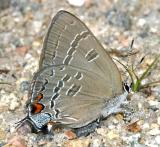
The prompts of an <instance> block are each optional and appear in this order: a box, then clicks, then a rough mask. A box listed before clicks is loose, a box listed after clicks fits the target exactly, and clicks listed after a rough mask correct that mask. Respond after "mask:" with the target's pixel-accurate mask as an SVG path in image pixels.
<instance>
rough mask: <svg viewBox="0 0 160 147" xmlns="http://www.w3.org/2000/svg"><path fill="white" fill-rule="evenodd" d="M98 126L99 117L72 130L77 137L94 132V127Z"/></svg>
mask: <svg viewBox="0 0 160 147" xmlns="http://www.w3.org/2000/svg"><path fill="white" fill-rule="evenodd" d="M98 126H99V119H98V120H97V121H95V122H92V123H90V124H88V125H87V126H84V127H81V128H76V129H74V132H75V134H76V136H77V137H81V136H88V135H89V134H90V133H92V132H94V130H95V129H96V128H98Z"/></svg>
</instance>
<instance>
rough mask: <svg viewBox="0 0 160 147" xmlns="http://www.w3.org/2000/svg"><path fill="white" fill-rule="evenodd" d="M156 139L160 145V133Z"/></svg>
mask: <svg viewBox="0 0 160 147" xmlns="http://www.w3.org/2000/svg"><path fill="white" fill-rule="evenodd" d="M155 141H156V143H157V144H159V145H160V135H158V136H156V137H155Z"/></svg>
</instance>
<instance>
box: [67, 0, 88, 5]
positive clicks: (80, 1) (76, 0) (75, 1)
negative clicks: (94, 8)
mask: <svg viewBox="0 0 160 147" xmlns="http://www.w3.org/2000/svg"><path fill="white" fill-rule="evenodd" d="M67 1H68V3H69V4H70V5H72V6H75V7H81V6H83V5H84V3H85V0H67Z"/></svg>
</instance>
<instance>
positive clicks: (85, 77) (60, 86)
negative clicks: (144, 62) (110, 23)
mask: <svg viewBox="0 0 160 147" xmlns="http://www.w3.org/2000/svg"><path fill="white" fill-rule="evenodd" d="M127 95H128V90H126V91H124V92H123V84H122V79H121V76H120V72H119V70H118V68H117V66H116V65H115V63H114V62H113V61H112V59H111V57H110V56H109V54H108V53H107V52H106V51H105V49H104V48H103V46H102V45H101V44H100V43H99V41H98V40H97V39H96V37H95V36H94V35H93V34H92V32H91V31H90V30H89V29H88V27H87V26H86V25H85V24H84V23H83V22H82V21H81V20H80V19H78V18H77V17H76V16H74V15H73V14H71V13H69V12H67V11H64V10H61V11H59V12H58V13H57V14H56V15H55V17H54V18H53V19H52V21H51V23H50V26H49V28H48V32H47V34H46V36H45V39H44V43H43V48H42V53H41V56H40V62H39V69H38V71H37V72H36V73H35V75H34V76H33V79H32V82H31V86H30V89H29V94H28V97H29V103H28V105H27V111H28V114H27V116H26V117H25V118H24V119H23V120H22V121H21V122H29V124H31V126H32V127H33V128H34V130H36V132H40V131H42V130H43V129H44V128H45V129H46V128H48V126H49V124H52V125H63V126H65V127H69V128H83V127H85V126H87V125H89V124H91V123H92V122H94V121H95V120H98V119H101V118H105V117H107V116H108V115H110V114H112V113H115V112H118V111H119V107H120V105H121V103H123V101H125V100H126V97H127Z"/></svg>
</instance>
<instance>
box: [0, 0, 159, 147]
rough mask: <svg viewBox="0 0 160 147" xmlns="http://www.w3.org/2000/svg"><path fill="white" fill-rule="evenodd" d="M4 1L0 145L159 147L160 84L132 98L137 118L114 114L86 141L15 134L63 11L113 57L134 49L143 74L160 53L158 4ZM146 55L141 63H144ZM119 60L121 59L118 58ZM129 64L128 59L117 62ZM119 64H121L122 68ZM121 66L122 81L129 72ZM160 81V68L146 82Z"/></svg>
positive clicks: (0, 18)
mask: <svg viewBox="0 0 160 147" xmlns="http://www.w3.org/2000/svg"><path fill="white" fill-rule="evenodd" d="M2 1H3V0H0V3H1V4H0V5H1V6H0V9H1V10H0V146H5V147H15V146H18V147H26V146H27V147H30V146H47V147H49V146H52V147H53V146H54V147H60V146H62V147H110V146H113V147H114V146H117V147H145V146H147V147H159V146H160V85H156V86H154V87H149V88H146V89H145V90H143V91H140V92H136V93H134V94H132V95H131V96H130V102H129V103H130V105H131V107H133V108H134V110H135V112H134V117H133V118H132V120H131V122H130V123H126V122H124V120H123V115H122V114H117V115H112V116H110V117H108V118H107V119H106V120H104V121H103V122H102V125H101V127H100V128H98V129H96V130H95V132H94V133H92V134H90V135H89V136H87V137H81V138H77V139H74V140H68V139H67V138H66V136H65V135H64V133H63V132H57V133H55V135H54V136H50V135H43V134H38V135H37V134H33V133H27V134H25V135H23V134H19V133H17V132H16V129H15V123H16V122H17V121H18V120H20V119H21V118H23V117H24V116H25V103H26V101H27V99H28V97H27V89H28V85H29V83H30V80H31V79H32V75H33V73H34V72H35V71H36V69H37V68H38V61H39V55H40V53H41V47H42V42H43V37H44V35H45V33H46V31H47V27H48V24H49V22H50V20H51V18H52V17H53V16H54V15H55V14H56V13H57V11H59V10H60V9H63V10H67V11H69V12H72V13H73V14H75V15H76V16H78V17H79V18H80V19H81V20H82V21H84V22H85V24H86V25H87V26H88V27H89V28H90V29H91V30H92V32H93V33H94V34H95V36H96V37H97V38H98V39H99V40H100V42H101V43H102V44H103V45H104V47H105V48H106V49H107V50H108V51H110V53H112V55H113V56H120V54H119V53H123V52H124V53H125V52H127V51H128V50H129V46H130V43H131V41H132V39H133V38H134V40H135V41H134V45H133V49H134V50H136V51H138V53H137V54H136V55H133V56H131V57H130V58H129V64H132V65H134V66H135V67H136V72H137V74H138V75H141V74H142V73H143V72H144V71H145V70H146V68H147V67H148V65H149V64H151V62H152V61H153V60H154V59H155V57H156V56H157V55H159V54H160V31H159V30H160V3H159V0H148V1H146V0H141V1H139V0H130V1H128V0H115V1H114V0H110V1H108V0H77V1H72V0H68V1H67V0H61V1H60V0H59V1H58V0H11V1H10V3H9V0H8V1H7V4H6V5H5V6H2V4H3V3H2ZM143 56H145V60H144V61H143V62H142V64H139V62H140V60H141V58H142V57H143ZM116 58H117V57H116ZM118 60H120V61H122V62H124V63H126V62H125V61H127V60H128V59H127V58H125V57H118ZM117 65H118V64H117ZM118 66H119V69H120V71H121V73H122V76H123V77H124V78H126V76H127V75H126V74H124V73H126V72H124V69H123V68H122V67H120V65H118ZM158 80H160V64H159V63H158V65H157V66H156V67H155V68H154V69H153V71H152V72H151V73H150V75H149V76H148V77H147V78H146V79H145V80H144V81H143V83H146V82H152V81H158Z"/></svg>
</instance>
